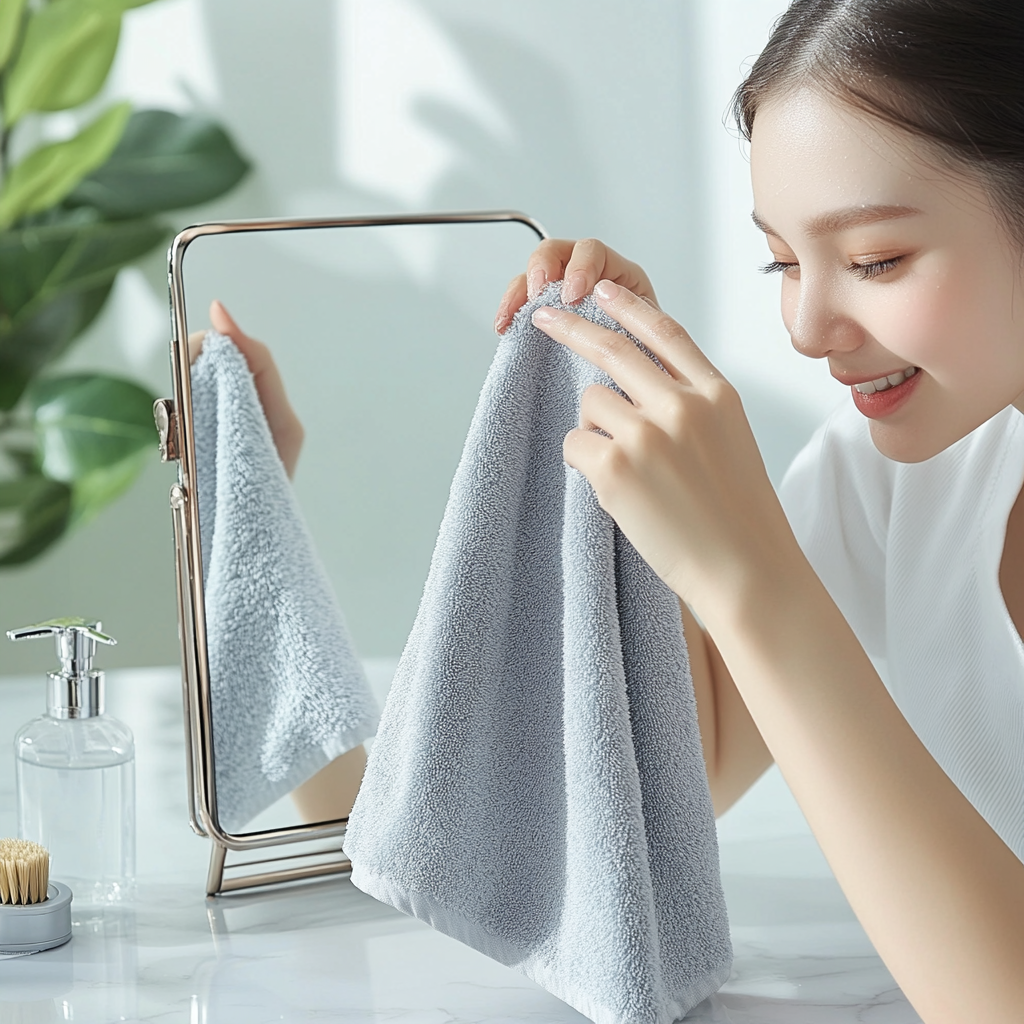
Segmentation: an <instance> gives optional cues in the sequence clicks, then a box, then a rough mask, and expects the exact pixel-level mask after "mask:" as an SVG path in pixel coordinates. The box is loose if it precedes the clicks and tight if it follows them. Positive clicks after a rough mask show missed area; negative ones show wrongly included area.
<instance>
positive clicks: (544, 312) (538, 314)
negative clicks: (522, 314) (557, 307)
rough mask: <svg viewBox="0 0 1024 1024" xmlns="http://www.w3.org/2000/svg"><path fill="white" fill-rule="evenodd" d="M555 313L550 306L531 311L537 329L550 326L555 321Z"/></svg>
mask: <svg viewBox="0 0 1024 1024" xmlns="http://www.w3.org/2000/svg"><path fill="white" fill-rule="evenodd" d="M556 315H557V314H556V313H555V311H554V310H553V309H552V308H551V307H550V306H541V307H540V309H535V310H534V311H533V322H534V324H535V325H536V326H537V327H541V326H543V325H544V324H550V323H552V322H553V321H554V320H555V317H556Z"/></svg>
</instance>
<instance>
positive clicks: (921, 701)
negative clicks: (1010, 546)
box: [780, 402, 1024, 860]
mask: <svg viewBox="0 0 1024 1024" xmlns="http://www.w3.org/2000/svg"><path fill="white" fill-rule="evenodd" d="M1022 482H1024V417H1022V415H1021V413H1019V412H1018V411H1017V410H1016V409H1015V408H1013V407H1012V406H1010V407H1008V408H1007V409H1004V410H1003V411H1002V412H1000V413H999V414H997V415H996V416H994V417H993V418H992V419H990V420H988V421H987V422H986V423H984V424H982V425H981V426H980V427H978V429H977V430H975V431H973V432H972V433H970V434H968V435H967V437H964V438H962V439H961V440H960V441H958V442H957V443H956V444H954V445H951V446H950V447H949V448H947V449H946V450H945V451H943V452H940V453H939V454H938V455H936V456H934V457H933V458H931V459H928V460H926V461H925V462H920V463H914V464H904V463H899V462H893V461H892V460H890V459H887V458H886V457H885V456H883V455H882V454H881V453H880V452H879V451H878V450H877V449H876V448H875V446H874V445H873V444H872V442H871V436H870V433H869V429H868V421H867V420H866V419H865V418H864V417H863V416H862V415H861V414H860V413H859V412H857V410H856V408H855V407H854V405H853V403H852V402H847V403H845V404H844V405H843V406H842V407H841V408H840V409H838V410H837V411H836V412H835V413H833V415H832V416H831V417H830V418H829V419H828V420H827V421H826V422H825V423H824V424H823V425H822V426H821V427H819V428H818V430H817V431H816V432H815V434H814V435H813V437H812V438H811V440H810V441H809V442H808V444H807V446H806V447H805V448H804V449H803V451H802V452H800V454H799V455H798V456H797V457H796V459H795V460H794V462H793V464H792V466H791V467H790V468H789V471H788V472H787V474H786V477H785V479H784V480H783V482H782V485H781V488H780V495H781V498H782V503H783V506H784V507H785V510H786V514H787V515H788V517H789V520H790V523H791V524H792V526H793V530H794V532H795V534H796V537H797V540H798V541H799V542H800V545H801V547H802V548H803V550H804V552H805V554H806V555H807V557H808V559H809V560H810V562H811V564H812V565H813V566H814V568H815V570H816V571H817V573H818V575H819V576H820V577H821V580H822V582H823V583H824V584H825V586H826V588H827V589H828V591H829V593H830V594H831V595H832V597H833V599H834V600H835V602H836V604H837V605H838V606H839V608H840V609H841V610H842V612H843V614H844V615H845V616H846V619H847V621H848V622H849V623H850V625H851V626H852V627H853V630H854V632H855V633H856V634H857V637H858V638H859V640H860V642H861V644H862V645H863V647H864V649H865V650H866V651H867V653H868V655H869V656H870V658H871V660H872V661H873V663H874V665H875V667H876V669H877V670H878V673H879V675H880V676H881V677H882V680H883V682H884V683H885V685H886V686H887V687H888V689H889V692H890V693H891V694H892V696H893V699H894V700H895V701H896V704H897V705H898V706H899V708H900V710H901V711H902V712H903V714H904V715H905V716H906V718H907V721H908V722H909V723H910V725H911V726H912V728H913V729H914V731H915V732H916V733H917V735H918V736H919V737H920V738H921V740H922V742H923V743H924V744H925V746H926V747H927V749H928V750H929V751H930V752H931V754H932V756H933V757H934V758H935V760H936V761H937V762H938V763H939V764H940V765H941V766H942V768H943V770H944V771H945V772H946V774H947V775H948V776H949V777H950V778H951V779H952V780H953V782H954V783H955V784H956V785H957V786H958V787H959V788H960V790H961V791H962V792H963V793H964V795H965V796H966V797H967V798H968V799H969V800H970V801H971V803H972V804H973V805H974V806H975V807H976V808H977V809H978V811H979V812H980V813H981V814H982V815H983V816H984V818H985V819H986V820H987V821H988V822H989V824H990V825H991V826H992V827H993V828H994V829H995V831H996V832H997V833H998V834H999V835H1000V836H1001V837H1002V839H1003V841H1004V842H1005V843H1006V844H1007V845H1008V846H1009V847H1010V848H1011V849H1012V850H1013V851H1014V852H1015V853H1016V855H1017V856H1018V857H1019V858H1020V859H1021V860H1024V644H1022V642H1021V639H1020V637H1019V636H1018V634H1017V630H1016V628H1015V627H1014V624H1013V620H1012V619H1011V618H1010V615H1009V612H1008V611H1007V609H1006V604H1005V603H1004V601H1003V597H1002V592H1001V591H1000V588H999V562H1000V559H1001V557H1002V550H1003V539H1004V537H1005V535H1006V522H1007V519H1008V517H1009V514H1010V510H1011V509H1012V507H1013V503H1014V501H1015V500H1016V498H1017V494H1018V493H1019V491H1020V489H1021V485H1022Z"/></svg>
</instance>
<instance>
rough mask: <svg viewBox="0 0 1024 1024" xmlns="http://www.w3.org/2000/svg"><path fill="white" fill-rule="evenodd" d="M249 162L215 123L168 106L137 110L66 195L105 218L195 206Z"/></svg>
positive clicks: (228, 185) (228, 184) (234, 179)
mask: <svg viewBox="0 0 1024 1024" xmlns="http://www.w3.org/2000/svg"><path fill="white" fill-rule="evenodd" d="M248 170H249V163H248V161H247V160H246V159H245V157H243V156H242V155H241V153H239V152H238V150H237V149H236V148H235V145H234V143H233V142H232V141H231V138H230V136H228V134H227V133H226V132H225V131H224V129H223V128H221V127H220V126H219V125H218V124H216V122H214V121H211V120H209V119H208V118H205V117H200V116H198V115H194V114H192V115H188V116H185V117H182V116H180V115H178V114H173V113H171V112H170V111H168V110H137V111H136V112H135V113H134V114H132V117H131V120H130V121H129V122H128V126H127V128H125V131H124V135H122V136H121V141H120V142H119V143H118V145H117V148H116V149H115V150H114V152H113V153H112V154H111V156H110V159H109V160H108V161H107V162H106V163H105V164H103V166H102V167H100V168H98V169H97V170H95V171H93V172H92V174H90V175H89V176H88V177H87V178H85V179H83V181H82V182H81V183H80V184H79V185H78V187H77V188H76V189H75V190H74V192H72V193H71V195H70V196H69V197H68V199H67V200H66V202H67V204H68V205H70V206H92V207H94V208H95V209H97V210H99V211H100V212H101V213H102V214H103V215H104V216H105V217H112V218H121V217H138V216H144V215H147V214H152V213H157V212H159V211H162V210H177V209H180V208H182V207H184V206H196V205H198V204H199V203H205V202H208V201H209V200H211V199H215V198H216V197H217V196H220V195H223V194H224V193H225V192H227V191H228V190H229V189H232V188H234V186H235V185H237V184H238V182H239V181H241V179H242V178H243V177H244V176H245V174H246V172H247V171H248Z"/></svg>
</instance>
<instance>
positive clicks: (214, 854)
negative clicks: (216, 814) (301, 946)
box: [206, 840, 352, 896]
mask: <svg viewBox="0 0 1024 1024" xmlns="http://www.w3.org/2000/svg"><path fill="white" fill-rule="evenodd" d="M227 854H228V849H227V847H226V846H222V845H221V844H220V843H218V842H216V841H215V840H214V841H213V849H212V850H211V851H210V870H209V873H208V874H207V877H206V895H207V896H222V895H224V894H225V893H229V892H236V891H237V890H239V889H255V888H257V887H259V886H266V885H280V884H283V883H285V882H295V881H299V880H301V879H305V878H324V877H326V876H329V875H347V874H349V873H350V872H351V871H352V862H351V861H350V860H349V859H348V858H347V857H346V856H345V854H344V852H343V851H342V849H341V847H340V846H326V847H321V848H320V849H316V850H311V851H308V852H306V853H288V854H281V855H280V856H278V857H265V858H263V859H261V860H246V861H240V862H238V863H237V864H228V863H227ZM288 861H308V862H307V863H304V864H297V865H295V866H293V867H278V868H276V869H270V870H263V871H257V872H253V873H251V874H235V873H234V872H237V871H244V870H246V869H248V868H253V867H256V866H257V865H261V866H262V865H268V864H285V863H286V862H288ZM228 872H231V874H230V875H228V874H227V873H228Z"/></svg>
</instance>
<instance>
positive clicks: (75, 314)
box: [0, 280, 113, 410]
mask: <svg viewBox="0 0 1024 1024" xmlns="http://www.w3.org/2000/svg"><path fill="white" fill-rule="evenodd" d="M112 287H113V280H110V281H107V282H106V283H105V284H102V285H99V286H97V287H95V288H90V289H87V290H84V291H67V292H63V293H61V294H59V295H57V297H56V298H54V299H53V300H52V301H50V302H48V303H46V304H45V305H44V306H41V307H40V308H38V309H36V310H35V311H34V312H33V313H32V314H31V315H30V316H27V317H19V318H18V320H17V321H16V322H15V323H14V324H10V323H6V324H5V323H4V321H3V319H2V318H0V410H8V409H13V408H14V406H15V405H16V404H17V402H18V399H19V398H21V396H22V393H23V392H24V391H25V388H26V387H27V386H28V384H29V382H30V381H31V380H32V378H33V377H34V376H35V375H36V374H37V373H39V371H40V370H41V369H42V368H43V367H44V366H45V365H46V364H47V363H49V362H50V361H51V360H53V359H56V358H57V356H59V355H60V354H61V353H62V352H64V351H65V350H66V349H67V347H68V346H69V345H70V344H71V342H72V341H74V339H75V338H77V337H78V335H79V334H81V333H82V331H84V330H85V329H86V327H88V326H89V324H91V323H92V322H93V320H95V319H96V317H97V315H98V314H99V311H100V310H101V309H102V308H103V304H104V303H105V302H106V301H107V296H108V295H109V294H110V289H111V288H112Z"/></svg>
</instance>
